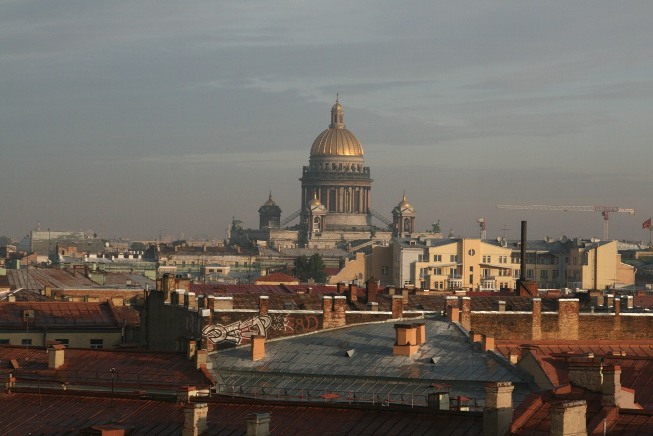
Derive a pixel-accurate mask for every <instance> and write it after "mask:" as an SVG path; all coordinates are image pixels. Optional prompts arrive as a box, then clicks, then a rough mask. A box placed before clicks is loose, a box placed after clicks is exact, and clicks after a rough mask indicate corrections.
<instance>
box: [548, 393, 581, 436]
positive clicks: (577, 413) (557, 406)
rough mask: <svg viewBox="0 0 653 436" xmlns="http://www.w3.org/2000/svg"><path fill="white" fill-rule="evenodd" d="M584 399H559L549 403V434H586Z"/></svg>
mask: <svg viewBox="0 0 653 436" xmlns="http://www.w3.org/2000/svg"><path fill="white" fill-rule="evenodd" d="M586 413H587V403H586V402H585V400H575V401H560V402H557V403H553V404H552V405H551V432H550V433H549V434H550V435H551V436H580V435H587V424H586V419H587V418H586V416H585V415H586Z"/></svg>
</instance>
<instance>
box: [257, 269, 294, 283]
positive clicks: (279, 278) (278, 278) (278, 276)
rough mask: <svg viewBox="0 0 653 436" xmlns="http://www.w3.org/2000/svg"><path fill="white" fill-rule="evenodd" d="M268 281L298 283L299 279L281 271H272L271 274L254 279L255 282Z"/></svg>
mask: <svg viewBox="0 0 653 436" xmlns="http://www.w3.org/2000/svg"><path fill="white" fill-rule="evenodd" d="M270 282H276V283H283V282H291V283H298V282H299V279H298V278H297V277H293V276H291V275H289V274H284V273H282V272H278V271H277V272H273V273H272V274H268V275H266V276H261V277H259V278H258V279H256V283H257V284H258V283H270Z"/></svg>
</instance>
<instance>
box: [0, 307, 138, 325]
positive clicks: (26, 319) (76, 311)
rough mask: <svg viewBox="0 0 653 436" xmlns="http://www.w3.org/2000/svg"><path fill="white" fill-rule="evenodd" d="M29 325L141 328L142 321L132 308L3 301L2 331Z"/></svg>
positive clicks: (0, 320)
mask: <svg viewBox="0 0 653 436" xmlns="http://www.w3.org/2000/svg"><path fill="white" fill-rule="evenodd" d="M26 311H31V312H26ZM26 314H27V315H26ZM27 323H29V328H71V327H76V328H79V327H84V328H121V327H123V326H125V325H128V326H138V325H140V319H139V316H138V312H136V311H135V310H134V309H133V308H131V307H116V306H114V305H113V304H111V303H110V302H102V303H73V302H63V301H19V302H0V329H25V328H26V324H27Z"/></svg>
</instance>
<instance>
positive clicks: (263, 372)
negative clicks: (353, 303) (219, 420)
mask: <svg viewBox="0 0 653 436" xmlns="http://www.w3.org/2000/svg"><path fill="white" fill-rule="evenodd" d="M423 321H424V322H425V323H426V342H425V343H424V344H423V345H422V346H420V349H419V351H418V352H417V353H416V354H414V355H413V356H410V357H408V356H398V355H393V345H394V342H395V329H394V323H393V322H381V323H375V324H367V325H359V326H352V327H346V328H341V329H334V330H326V331H320V332H317V333H314V334H309V335H304V336H294V337H290V338H285V339H280V340H270V341H269V342H267V343H266V344H265V358H264V359H262V360H260V361H252V359H251V354H250V349H249V347H238V348H231V349H225V350H221V351H219V352H215V353H212V354H211V360H212V362H213V366H212V370H213V371H214V372H215V373H216V375H218V377H217V378H218V379H219V381H218V385H222V387H219V389H222V390H226V391H228V392H231V390H232V388H233V387H234V386H236V387H240V388H241V389H243V390H246V391H247V393H246V395H251V394H252V392H255V390H256V389H257V388H258V389H260V388H262V387H263V388H264V389H265V390H267V391H272V392H274V391H275V390H276V391H277V392H283V393H284V395H286V396H287V397H288V398H303V397H317V396H319V395H321V394H324V393H335V394H337V395H339V396H340V398H342V399H343V400H344V399H346V398H349V399H351V398H353V397H355V398H356V399H358V400H362V401H369V402H373V401H377V402H378V401H379V399H380V400H381V401H383V400H384V399H385V400H386V401H389V402H396V403H402V402H403V403H405V402H409V403H410V402H415V403H420V404H424V403H425V401H426V395H427V394H428V393H429V392H433V389H434V386H433V385H438V386H443V385H446V386H447V389H448V390H449V391H450V395H451V396H452V397H456V396H465V397H469V398H473V399H482V398H484V397H485V393H484V390H483V386H484V384H485V383H486V382H489V381H511V382H513V383H514V384H515V385H516V386H517V388H516V389H515V398H516V399H517V401H520V400H521V399H523V398H524V396H525V394H526V393H527V392H528V391H529V390H528V383H527V381H526V379H525V378H523V377H522V375H521V373H520V372H519V371H517V370H515V369H514V368H511V367H510V366H509V365H505V364H504V363H503V362H502V361H501V359H498V358H496V356H494V355H493V354H492V353H487V352H483V351H482V350H481V349H480V347H479V345H478V344H472V343H471V342H470V341H469V340H468V339H467V336H466V335H465V334H464V333H463V332H462V331H461V330H459V329H458V327H457V326H456V325H454V324H451V323H449V322H445V321H442V320H440V319H439V318H438V319H425V320H423ZM259 393H260V390H259ZM481 402H482V401H481ZM479 404H480V403H479Z"/></svg>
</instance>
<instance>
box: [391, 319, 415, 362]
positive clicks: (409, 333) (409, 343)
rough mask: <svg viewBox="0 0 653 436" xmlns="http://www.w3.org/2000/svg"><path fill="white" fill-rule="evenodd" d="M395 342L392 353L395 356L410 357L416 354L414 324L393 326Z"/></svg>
mask: <svg viewBox="0 0 653 436" xmlns="http://www.w3.org/2000/svg"><path fill="white" fill-rule="evenodd" d="M395 334H396V337H397V340H396V342H395V345H394V348H393V349H392V353H393V354H395V355H397V356H411V355H413V354H414V353H416V352H417V350H418V349H419V345H418V344H417V327H416V326H415V325H414V324H395Z"/></svg>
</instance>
